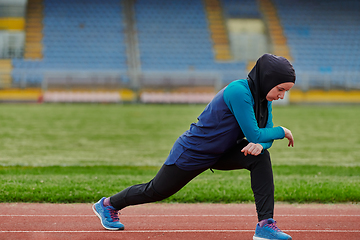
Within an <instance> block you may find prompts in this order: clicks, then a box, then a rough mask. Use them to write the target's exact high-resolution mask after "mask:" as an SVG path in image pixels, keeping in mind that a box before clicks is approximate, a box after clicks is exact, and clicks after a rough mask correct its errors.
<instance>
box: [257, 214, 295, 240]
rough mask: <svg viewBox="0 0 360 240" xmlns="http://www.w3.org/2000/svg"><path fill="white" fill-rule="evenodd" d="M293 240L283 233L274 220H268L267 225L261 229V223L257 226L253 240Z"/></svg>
mask: <svg viewBox="0 0 360 240" xmlns="http://www.w3.org/2000/svg"><path fill="white" fill-rule="evenodd" d="M280 239H281V240H292V238H291V237H290V236H289V235H287V234H286V233H283V232H282V231H281V230H280V229H279V228H278V227H277V226H276V221H275V220H274V219H272V218H269V219H268V220H267V223H265V225H263V226H262V227H260V225H259V223H258V224H257V225H256V230H255V235H254V237H253V240H280Z"/></svg>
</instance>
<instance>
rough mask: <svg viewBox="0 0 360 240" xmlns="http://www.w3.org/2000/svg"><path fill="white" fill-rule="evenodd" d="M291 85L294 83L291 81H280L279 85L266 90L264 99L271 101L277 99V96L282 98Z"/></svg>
mask: <svg viewBox="0 0 360 240" xmlns="http://www.w3.org/2000/svg"><path fill="white" fill-rule="evenodd" d="M292 86H294V83H292V82H286V83H280V84H279V85H276V86H275V87H273V88H272V89H271V90H270V91H269V92H268V94H267V95H266V100H268V101H273V100H279V98H280V99H283V98H284V96H285V92H286V91H289V90H290V88H292Z"/></svg>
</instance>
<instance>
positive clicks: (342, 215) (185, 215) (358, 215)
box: [0, 214, 360, 218]
mask: <svg viewBox="0 0 360 240" xmlns="http://www.w3.org/2000/svg"><path fill="white" fill-rule="evenodd" d="M0 217H96V215H95V214H91V215H90V214H82V215H70V214H59V215H56V214H53V215H49V214H0ZM124 217H256V215H251V214H248V215H246V214H198V215H196V214H159V215H155V214H149V215H146V214H141V215H136V214H134V215H125V214H124V215H121V218H124ZM276 217H360V214H277V215H276Z"/></svg>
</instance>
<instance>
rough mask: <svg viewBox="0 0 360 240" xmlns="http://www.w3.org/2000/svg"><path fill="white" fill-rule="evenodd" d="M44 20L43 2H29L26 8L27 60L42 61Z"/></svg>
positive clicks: (25, 54) (38, 0)
mask: <svg viewBox="0 0 360 240" xmlns="http://www.w3.org/2000/svg"><path fill="white" fill-rule="evenodd" d="M42 20H43V4H42V0H29V1H28V4H27V8H26V27H25V33H26V38H25V49H24V58H25V59H42V57H43V56H42V49H43V46H42V42H41V40H42V38H43V34H42V29H43V25H42Z"/></svg>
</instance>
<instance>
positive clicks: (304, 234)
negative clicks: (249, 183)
mask: <svg viewBox="0 0 360 240" xmlns="http://www.w3.org/2000/svg"><path fill="white" fill-rule="evenodd" d="M91 206H92V205H91V204H32V203H2V204H0V239H17V240H18V239H51V240H52V239H54V240H57V239H61V240H67V239H86V240H91V239H136V240H138V239H140V240H141V239H172V240H173V239H186V240H192V239H197V240H202V239H206V240H208V239H249V240H251V239H252V236H253V234H254V229H255V224H256V222H257V218H256V214H255V207H254V204H146V205H139V206H132V207H128V208H126V209H124V210H123V211H122V215H121V216H120V220H121V222H122V223H124V224H125V230H124V231H107V230H104V229H103V228H102V226H101V225H100V221H99V219H98V218H97V217H96V215H95V214H94V213H93V211H92V209H91ZM274 218H275V220H277V221H278V226H279V227H280V228H281V229H282V230H283V231H284V232H287V233H289V234H290V235H291V236H292V237H293V239H301V240H310V239H316V240H329V239H331V240H340V239H341V240H343V239H347V240H359V239H360V205H356V204H337V205H317V204H310V205H308V204H307V205H290V204H276V205H275V217H274Z"/></svg>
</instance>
